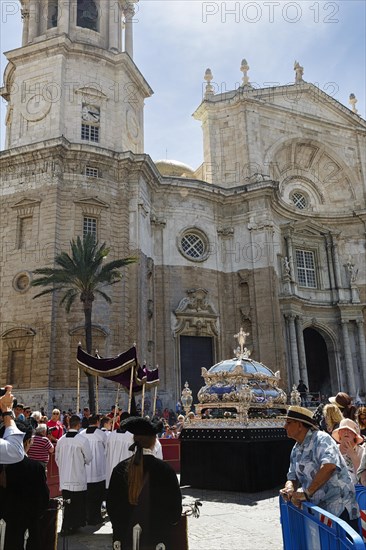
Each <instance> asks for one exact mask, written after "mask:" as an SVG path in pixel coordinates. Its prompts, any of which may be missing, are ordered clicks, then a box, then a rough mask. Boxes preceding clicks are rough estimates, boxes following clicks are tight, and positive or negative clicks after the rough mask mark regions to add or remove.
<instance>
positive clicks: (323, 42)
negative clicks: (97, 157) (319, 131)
mask: <svg viewBox="0 0 366 550" xmlns="http://www.w3.org/2000/svg"><path fill="white" fill-rule="evenodd" d="M104 1H105V0H104ZM0 6H1V28H0V46H1V51H2V52H3V51H6V50H10V49H13V48H16V47H19V46H20V44H21V28H22V25H21V18H20V11H19V9H18V1H17V0H0ZM11 12H14V14H11ZM365 28H366V2H365V1H364V0H346V1H338V2H329V1H312V0H309V1H307V0H300V1H297V2H289V1H283V0H273V1H270V0H268V1H266V0H264V1H242V2H235V1H234V2H223V1H221V2H202V1H201V0H190V1H189V0H188V1H187V0H185V1H181V0H140V2H139V4H138V10H137V13H136V15H135V22H134V50H135V51H134V60H135V62H136V64H137V65H138V67H139V69H140V70H141V72H142V73H143V74H144V76H145V78H146V80H147V81H148V82H149V84H150V86H151V87H152V88H153V90H154V92H155V93H154V95H153V96H152V97H151V98H150V99H147V100H146V104H145V152H146V153H149V154H150V155H151V157H152V158H153V159H154V160H158V159H161V158H166V157H167V158H169V159H175V160H179V161H181V162H186V163H188V164H190V165H191V166H193V167H194V168H196V167H197V166H198V165H199V164H200V163H201V162H202V160H203V158H202V131H201V127H200V123H199V122H198V121H195V120H194V119H193V118H192V116H191V115H192V113H193V112H194V111H195V109H196V108H197V106H198V105H199V104H200V101H201V98H202V89H203V86H204V80H203V75H204V72H205V70H206V68H207V67H210V68H211V70H212V73H213V76H214V82H215V83H216V85H217V87H218V88H221V89H222V90H223V91H224V90H225V89H226V90H231V89H234V88H235V87H237V86H238V84H239V83H240V82H241V77H242V73H241V72H240V64H241V60H242V59H243V58H246V59H247V61H248V63H249V65H250V71H249V76H250V80H251V82H253V83H255V84H256V85H257V86H259V87H261V86H268V85H269V83H279V84H281V85H285V84H288V83H292V82H293V81H294V70H293V64H294V60H295V59H296V60H298V61H299V62H300V64H301V65H302V66H303V67H304V80H306V81H308V82H312V83H316V84H317V85H318V86H319V87H320V88H321V89H322V90H324V91H326V92H327V93H329V94H330V95H332V96H333V97H334V98H335V99H337V100H338V101H340V102H341V103H343V104H344V105H346V106H347V107H348V106H349V103H348V98H349V94H350V93H351V92H352V93H354V94H355V95H356V97H357V99H358V103H357V108H358V111H359V114H360V115H361V116H362V117H364V118H365V112H366V104H365V102H366V99H365V89H366V80H365V72H366V69H365V67H366V59H365V57H366V37H365ZM5 65H6V60H5V58H4V57H3V56H2V58H1V73H3V71H4V69H5ZM4 112H5V103H4V102H3V101H1V126H0V138H1V148H3V143H4V133H5V132H4Z"/></svg>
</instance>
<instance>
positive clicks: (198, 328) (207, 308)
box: [172, 288, 219, 336]
mask: <svg viewBox="0 0 366 550" xmlns="http://www.w3.org/2000/svg"><path fill="white" fill-rule="evenodd" d="M186 292H187V297H185V298H182V300H181V301H180V302H179V305H178V307H177V309H176V310H175V311H174V312H172V331H173V334H175V335H177V334H187V335H188V334H189V335H198V336H216V335H217V334H218V330H219V329H218V315H217V313H216V311H215V309H214V307H213V306H212V304H210V303H209V300H208V291H207V290H206V289H204V288H193V289H190V290H187V291H186Z"/></svg>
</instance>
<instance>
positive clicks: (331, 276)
mask: <svg viewBox="0 0 366 550" xmlns="http://www.w3.org/2000/svg"><path fill="white" fill-rule="evenodd" d="M325 247H326V252H327V264H328V273H329V282H330V288H331V292H332V297H333V299H335V298H336V292H335V281H334V267H333V261H332V243H331V240H330V235H325Z"/></svg>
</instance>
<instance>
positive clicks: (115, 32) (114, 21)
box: [109, 1, 121, 52]
mask: <svg viewBox="0 0 366 550" xmlns="http://www.w3.org/2000/svg"><path fill="white" fill-rule="evenodd" d="M120 32H121V10H120V7H119V2H117V1H116V2H114V3H111V4H110V6H109V49H110V50H113V51H116V52H118V51H119V34H120Z"/></svg>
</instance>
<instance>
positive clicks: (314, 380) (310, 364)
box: [304, 328, 332, 395]
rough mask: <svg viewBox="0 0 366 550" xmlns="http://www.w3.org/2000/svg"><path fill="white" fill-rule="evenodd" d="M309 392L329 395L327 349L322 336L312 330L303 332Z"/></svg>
mask: <svg viewBox="0 0 366 550" xmlns="http://www.w3.org/2000/svg"><path fill="white" fill-rule="evenodd" d="M304 343H305V355H306V367H307V371H308V380H309V390H310V391H312V392H318V391H319V392H320V393H322V394H324V395H331V392H332V390H331V381H330V371H329V359H328V349H327V345H326V343H325V340H324V338H323V336H322V335H321V334H320V333H319V332H318V331H317V330H315V329H313V328H306V329H305V330H304Z"/></svg>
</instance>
